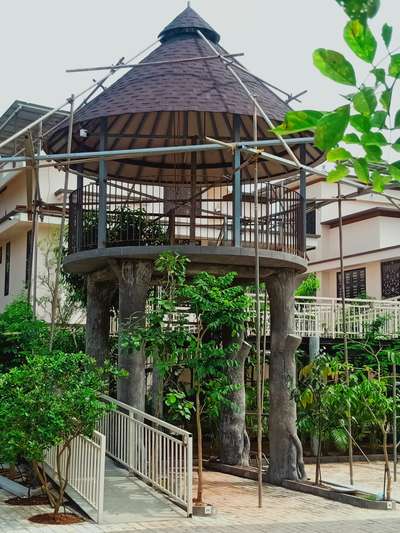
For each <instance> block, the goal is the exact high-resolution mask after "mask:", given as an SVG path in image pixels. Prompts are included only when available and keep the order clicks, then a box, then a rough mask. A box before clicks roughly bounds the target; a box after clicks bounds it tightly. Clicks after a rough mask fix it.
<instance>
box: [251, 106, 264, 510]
mask: <svg viewBox="0 0 400 533" xmlns="http://www.w3.org/2000/svg"><path fill="white" fill-rule="evenodd" d="M253 135H254V141H255V142H256V141H257V136H258V135H257V106H256V105H255V106H254V116H253ZM254 259H255V284H256V361H257V462H258V507H262V497H263V493H262V483H263V479H262V457H263V454H262V436H263V435H262V418H263V417H262V411H263V401H262V397H261V394H262V386H261V353H260V343H261V335H260V333H261V332H260V328H261V320H260V255H259V249H258V163H257V160H256V162H255V166H254Z"/></svg>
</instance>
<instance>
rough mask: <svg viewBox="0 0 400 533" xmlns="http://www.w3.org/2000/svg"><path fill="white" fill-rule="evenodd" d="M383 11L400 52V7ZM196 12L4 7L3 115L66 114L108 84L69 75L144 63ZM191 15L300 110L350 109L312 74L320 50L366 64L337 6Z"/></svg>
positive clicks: (226, 0) (300, 3)
mask: <svg viewBox="0 0 400 533" xmlns="http://www.w3.org/2000/svg"><path fill="white" fill-rule="evenodd" d="M381 2H382V7H381V10H380V13H379V14H378V15H377V16H376V17H375V18H374V19H373V20H372V22H371V26H372V27H373V28H374V29H377V30H378V31H379V32H380V28H381V27H382V24H383V23H384V22H389V23H391V24H392V25H393V26H394V27H395V31H394V36H393V42H392V44H393V46H400V24H398V25H397V23H398V22H399V21H400V0H381ZM186 3H187V2H186V1H185V0H147V1H143V0H129V1H128V0H68V1H61V0H34V1H33V0H2V2H1V4H2V27H1V31H0V45H1V50H2V54H1V65H2V74H1V78H0V80H1V82H0V114H2V113H3V112H4V111H5V110H6V109H7V108H8V106H9V105H10V104H11V103H12V102H13V101H14V100H16V99H19V100H25V101H29V102H33V103H36V104H42V105H47V106H51V107H53V106H58V105H60V104H61V103H63V102H64V101H65V99H66V98H67V97H68V96H69V95H70V94H72V93H74V94H77V93H78V92H79V91H81V90H83V89H85V88H86V87H87V86H88V85H90V84H91V82H92V80H93V78H95V79H99V76H100V75H101V74H100V73H98V72H86V73H83V74H67V73H66V72H65V70H66V69H68V68H77V67H88V66H91V67H93V66H103V65H109V64H111V63H114V62H116V61H117V60H118V59H120V58H121V57H122V56H124V57H125V58H130V57H132V56H134V55H135V54H136V53H137V52H139V51H140V50H142V49H143V48H145V47H146V46H148V45H149V44H151V43H152V42H153V41H154V40H155V39H156V37H157V35H158V33H159V32H160V31H161V29H162V28H163V27H164V26H165V25H167V24H168V23H169V22H170V21H171V20H172V19H173V18H175V16H176V15H177V14H178V13H180V12H181V11H182V10H183V9H184V8H185V7H186ZM191 5H192V7H193V8H194V9H195V10H196V11H197V12H198V13H199V14H200V15H201V16H202V17H203V18H204V19H205V20H206V21H207V22H208V23H209V24H211V26H213V27H214V29H216V30H217V31H218V32H219V33H220V34H221V36H222V39H221V44H222V46H224V48H226V49H227V50H228V51H229V52H230V53H235V52H244V53H245V56H244V57H243V58H240V61H241V62H242V63H243V64H244V65H245V66H246V67H247V68H248V69H249V70H251V71H252V72H253V73H254V74H257V75H259V76H261V77H262V78H264V79H266V80H267V81H269V82H271V83H273V84H274V85H277V86H279V87H281V88H282V89H284V90H286V91H287V92H289V93H298V92H300V91H303V90H305V89H307V91H308V92H307V94H306V95H305V96H303V97H302V103H301V104H294V105H293V107H296V106H297V107H298V108H303V109H304V108H313V109H321V110H330V109H333V108H334V107H335V106H336V105H340V104H341V103H342V100H341V98H340V96H339V93H340V92H341V91H342V92H346V88H345V87H343V86H339V85H337V84H335V83H334V82H332V81H330V80H329V79H327V78H323V77H322V76H321V75H320V74H319V72H318V71H317V70H316V69H315V67H314V66H313V65H312V52H313V50H314V49H315V48H319V47H322V48H331V49H334V50H337V51H341V52H344V53H345V54H346V56H347V57H348V58H349V59H350V60H353V59H354V63H355V64H357V65H359V64H360V63H361V62H358V61H357V59H355V57H354V55H352V53H351V51H350V50H348V49H347V48H346V45H345V44H344V42H343V39H342V31H343V27H344V25H345V22H346V18H345V16H344V14H343V12H342V10H341V8H340V7H339V6H338V4H337V3H336V2H335V0H246V1H245V2H243V1H239V0H192V2H191ZM396 26H397V27H396ZM378 55H379V54H378ZM360 66H361V69H362V71H363V69H364V71H365V67H364V65H360ZM115 79H116V78H115Z"/></svg>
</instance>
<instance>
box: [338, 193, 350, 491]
mask: <svg viewBox="0 0 400 533" xmlns="http://www.w3.org/2000/svg"><path fill="white" fill-rule="evenodd" d="M337 189H338V215H339V254H340V277H341V281H342V283H341V289H342V290H341V301H342V322H343V350H344V362H345V364H346V385H347V387H349V385H350V372H349V367H348V365H349V350H348V345H347V323H346V292H345V291H346V289H345V281H344V261H343V217H342V196H341V190H340V183H338V187H337ZM348 410H349V416H348V419H347V428H348V433H349V436H350V438H349V473H350V485H353V484H354V475H353V443H352V432H351V412H350V402H349V406H348Z"/></svg>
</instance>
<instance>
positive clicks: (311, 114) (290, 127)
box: [272, 110, 323, 134]
mask: <svg viewBox="0 0 400 533" xmlns="http://www.w3.org/2000/svg"><path fill="white" fill-rule="evenodd" d="M322 116H323V113H322V112H320V111H312V110H305V111H289V112H288V113H286V115H285V120H284V121H283V122H282V124H280V125H279V126H277V127H276V128H274V129H273V130H272V131H273V132H274V133H279V134H289V133H298V132H300V131H306V130H311V129H314V128H315V126H316V125H317V122H318V120H319V119H320V118H321V117H322Z"/></svg>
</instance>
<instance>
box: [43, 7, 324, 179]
mask: <svg viewBox="0 0 400 533" xmlns="http://www.w3.org/2000/svg"><path fill="white" fill-rule="evenodd" d="M198 29H200V30H201V31H202V32H203V33H204V34H205V35H206V37H207V38H208V39H210V40H212V41H213V46H215V47H216V48H217V50H218V52H219V53H221V54H226V53H227V52H226V51H225V50H224V49H223V48H222V47H221V46H220V45H219V44H218V41H219V35H218V33H217V32H215V30H213V28H211V26H209V24H207V23H206V22H205V21H204V20H203V19H202V18H201V17H200V16H199V15H198V14H197V13H196V12H195V11H194V10H193V9H191V8H190V7H187V8H186V9H185V10H184V11H183V12H182V13H181V14H180V15H178V17H176V18H175V19H174V20H173V21H172V22H171V23H170V24H169V25H168V26H166V27H165V28H164V30H162V32H161V33H160V40H161V44H160V46H159V47H158V48H157V49H155V50H154V51H153V52H152V53H150V54H149V55H148V56H147V57H146V58H145V59H144V60H143V61H142V62H141V63H142V64H146V63H154V62H162V61H171V60H176V59H185V58H193V57H203V56H210V55H213V52H212V51H211V49H210V47H209V46H208V45H207V43H206V42H204V40H202V39H201V37H200V36H199V35H198V34H197V30H198ZM237 64H238V63H237V62H236V61H235V60H232V66H233V67H235V65H237ZM237 73H238V74H239V75H240V77H241V79H242V80H243V81H244V83H245V84H246V85H247V87H248V88H249V90H250V91H251V92H252V93H253V94H255V95H257V98H258V102H259V103H260V105H261V106H262V108H263V109H264V111H265V112H266V113H267V115H268V116H269V117H270V118H271V120H273V121H274V122H280V121H282V120H283V118H284V116H285V113H286V112H287V111H288V110H289V109H290V108H289V106H288V105H287V104H286V103H285V102H283V101H282V100H281V99H280V98H279V97H278V96H277V95H276V94H275V93H274V92H272V91H271V90H270V89H269V88H268V87H266V86H265V85H264V84H263V83H262V82H261V81H259V80H258V79H257V78H256V77H254V76H253V75H252V74H250V73H246V72H243V71H242V70H239V68H237ZM253 108H254V104H253V103H252V102H251V100H250V99H249V96H248V95H247V94H246V92H245V90H244V89H243V88H242V87H241V86H240V84H239V83H238V82H237V80H236V79H235V78H234V77H233V75H232V73H230V72H229V71H228V70H227V68H226V65H225V64H224V63H223V62H222V61H221V60H220V59H213V60H200V61H193V62H186V63H169V64H157V65H148V66H143V67H134V68H132V69H131V70H129V71H128V72H127V73H126V74H125V75H123V76H122V77H121V78H120V79H118V80H117V81H116V82H115V83H114V84H112V85H111V86H110V87H109V88H107V89H106V90H105V91H104V92H102V93H101V94H99V95H98V96H97V97H96V98H94V99H93V100H92V101H90V102H89V103H88V104H87V105H86V106H84V107H83V108H82V109H81V110H80V111H78V112H77V113H76V116H75V121H74V123H75V131H76V133H75V135H74V142H73V151H89V150H97V149H99V119H101V118H104V117H106V118H107V121H108V122H107V128H108V132H109V134H110V136H109V139H110V141H109V142H110V144H109V148H111V149H123V148H131V147H134V148H142V147H155V146H164V145H168V144H169V145H171V144H173V145H177V144H185V143H187V142H189V143H191V142H193V139H194V138H196V139H197V142H205V137H206V136H210V137H216V138H220V139H225V140H232V137H233V134H232V129H233V115H234V114H237V115H240V117H241V132H240V137H241V139H249V138H251V137H252V115H253ZM80 128H85V129H87V131H88V133H89V135H88V137H87V138H86V139H82V138H80V136H79V129H80ZM268 137H274V136H273V134H271V132H270V131H269V128H268V126H267V125H266V123H265V122H264V120H263V119H260V120H259V138H268ZM111 138H112V141H111ZM129 139H130V140H129ZM66 144H67V128H66V127H63V128H60V129H59V130H57V131H55V132H54V133H53V134H52V136H51V137H50V138H48V139H47V142H46V145H45V146H46V149H47V151H49V152H52V153H57V152H58V153H62V152H66V151H67V150H66ZM271 151H273V152H274V153H275V154H277V155H286V153H285V151H284V150H282V149H281V147H276V148H275V149H273V150H272V149H271ZM294 151H295V152H296V153H297V154H298V151H299V147H298V146H297V147H294ZM320 159H321V153H320V152H319V151H318V150H317V149H316V148H315V147H313V146H307V161H306V162H307V164H309V165H312V164H314V163H315V162H316V161H318V160H320ZM190 165H191V163H190V157H189V160H188V159H187V157H186V159H185V158H184V157H182V158H177V157H176V156H166V157H147V158H146V160H145V161H143V160H129V161H128V160H124V161H123V162H122V163H119V162H113V163H109V164H108V173H109V175H110V176H116V177H121V178H128V179H133V180H136V181H142V182H148V181H150V182H159V183H164V182H174V181H176V180H177V179H178V178H177V177H176V172H177V171H179V172H180V173H181V175H182V172H181V171H182V170H183V171H185V172H186V171H187V170H188V171H189V172H190ZM231 167H232V157H231V155H230V154H226V153H225V152H218V153H215V152H213V153H204V154H202V155H201V156H199V161H198V165H197V168H198V181H199V182H202V183H205V182H207V183H209V182H212V181H217V180H219V181H221V179H223V176H224V175H225V174H226V173H229V172H230V171H231ZM84 169H85V170H86V171H87V172H93V173H96V172H97V170H98V165H97V163H90V164H89V163H85V166H84ZM289 173H290V172H289V171H288V169H287V168H286V167H282V166H281V165H280V164H278V163H276V162H271V163H269V162H268V163H267V162H263V163H261V164H260V179H262V178H266V177H268V178H275V177H276V178H279V177H283V176H286V175H288V174H289ZM250 178H251V175H250V172H249V170H246V171H245V172H244V173H243V179H250ZM179 179H180V180H183V181H185V180H187V179H189V178H188V177H187V176H186V177H184V178H182V177H180V178H179Z"/></svg>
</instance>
